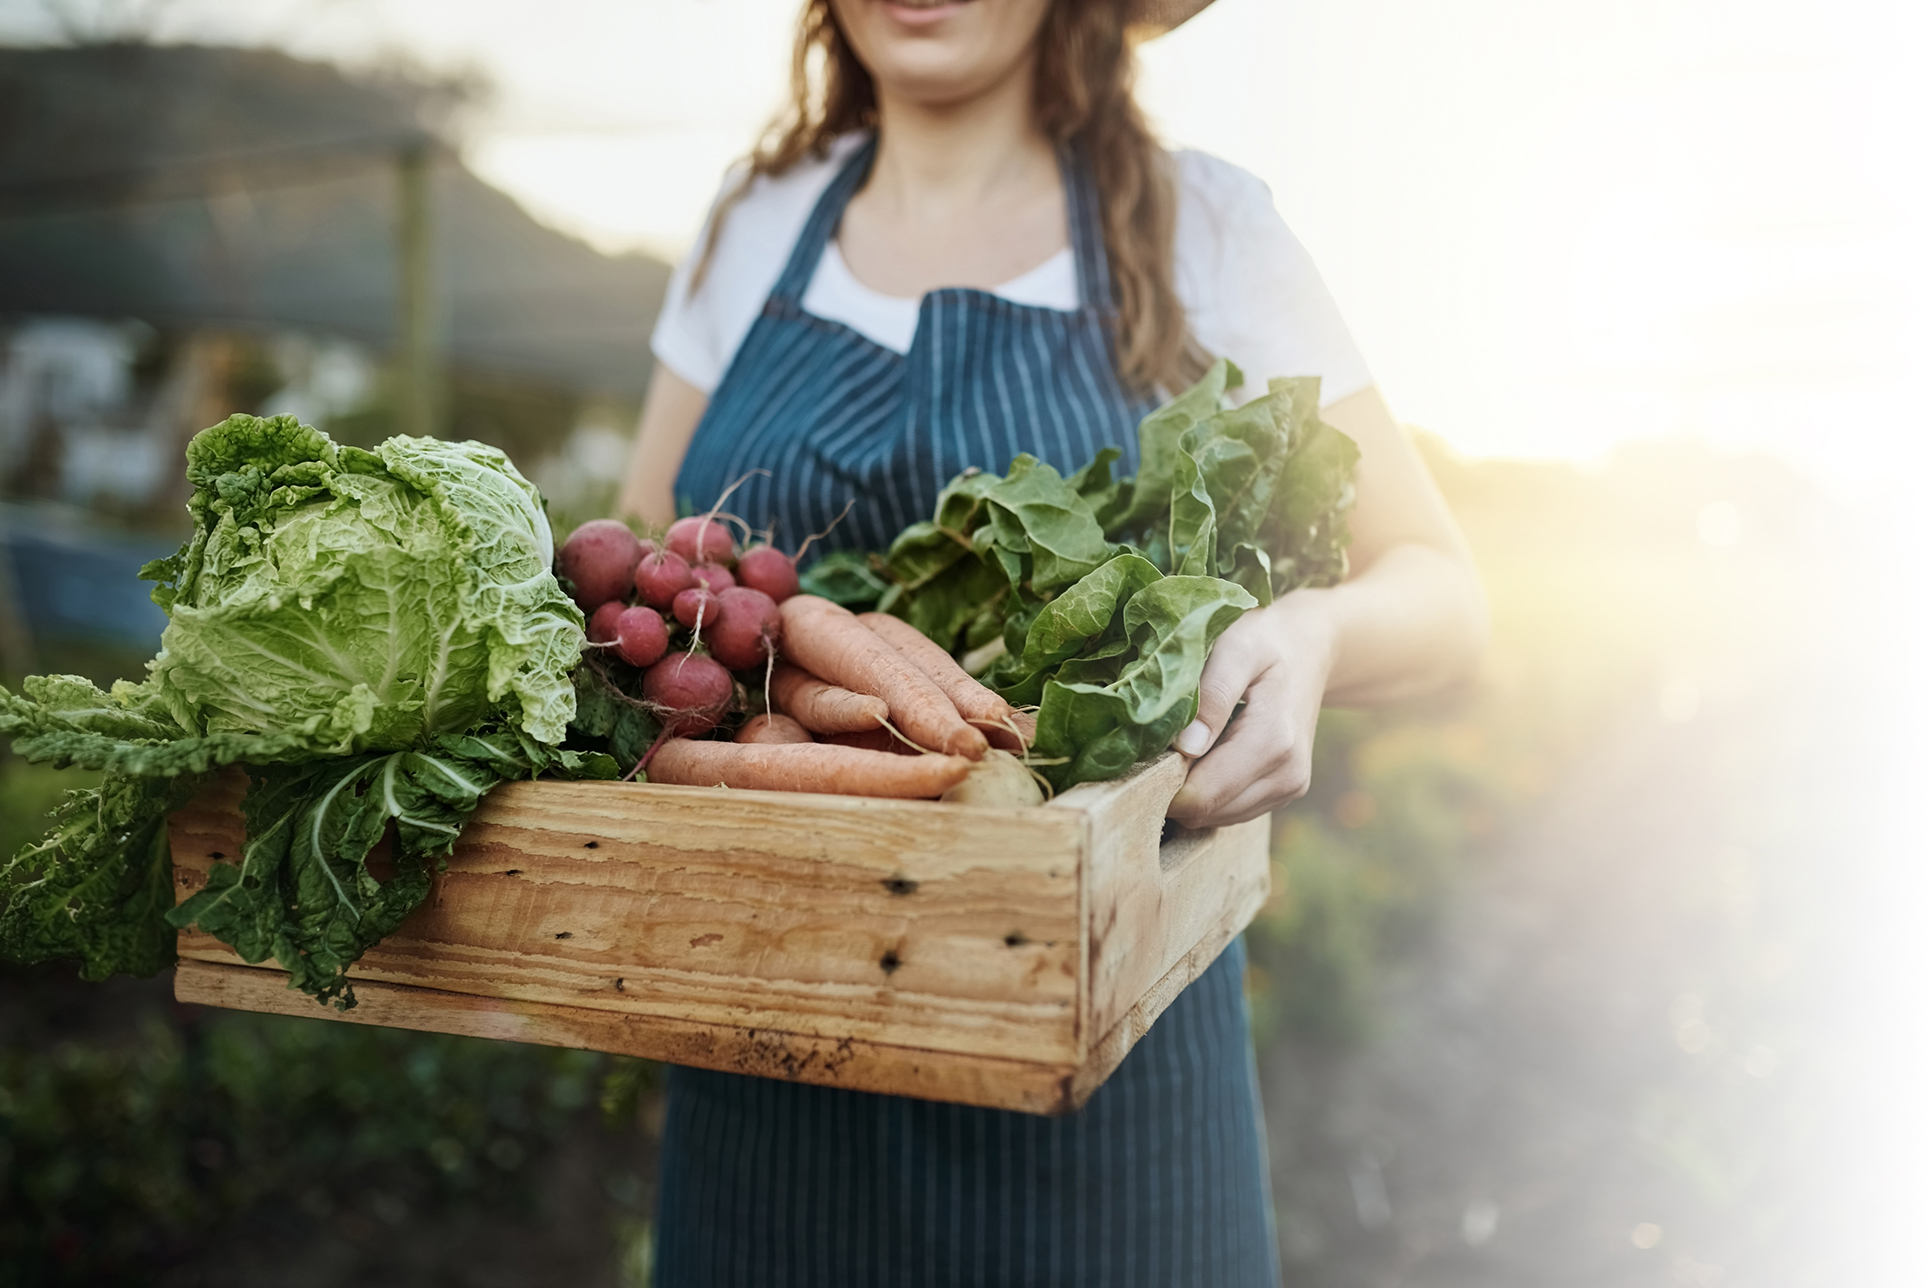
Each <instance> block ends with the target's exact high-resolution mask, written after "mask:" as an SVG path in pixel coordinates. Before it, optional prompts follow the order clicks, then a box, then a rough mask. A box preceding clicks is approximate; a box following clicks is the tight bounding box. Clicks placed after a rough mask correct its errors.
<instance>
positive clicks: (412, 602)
mask: <svg viewBox="0 0 1932 1288" xmlns="http://www.w3.org/2000/svg"><path fill="white" fill-rule="evenodd" d="M188 479H189V481H190V482H191V483H192V484H194V489H195V490H194V496H193V499H192V500H191V501H190V502H189V509H190V510H191V511H192V512H193V514H194V517H195V534H194V537H193V538H192V539H191V540H190V541H189V542H188V544H187V545H186V546H185V547H183V548H182V550H181V551H180V553H178V554H176V555H174V556H173V557H172V558H169V559H164V560H161V561H159V562H157V563H155V564H152V565H150V566H149V568H148V569H146V570H145V571H144V575H146V576H149V577H150V578H152V579H154V580H157V581H160V582H161V583H162V585H161V586H160V587H159V588H158V589H157V590H156V592H155V599H156V601H157V602H158V603H160V604H161V605H162V607H164V608H166V609H167V610H168V615H169V621H168V627H167V630H166V632H165V633H164V634H163V635H162V637H161V647H162V652H161V655H160V656H159V657H158V658H156V659H155V661H154V664H153V668H152V670H153V680H154V683H155V684H156V685H157V687H158V690H159V693H160V694H161V696H162V698H163V700H164V701H165V702H166V703H167V706H168V709H169V711H170V712H171V713H172V714H173V715H174V717H175V718H176V720H178V721H179V722H180V724H181V726H182V729H183V730H184V731H185V732H187V733H189V734H191V735H205V734H219V733H241V734H302V735H306V736H308V737H309V738H310V739H311V740H312V742H311V745H312V747H313V748H314V750H316V751H329V752H338V753H347V752H354V751H366V750H388V751H393V750H397V749H399V748H403V747H409V746H413V745H415V744H417V743H419V742H421V741H422V740H423V739H425V738H428V737H434V736H435V735H437V734H444V733H457V732H460V731H462V730H464V729H466V728H468V727H469V726H470V725H472V724H474V723H475V722H476V721H478V720H479V719H482V718H483V717H484V716H486V715H493V716H495V717H497V718H499V719H503V720H507V721H509V722H511V723H513V724H515V725H517V726H518V727H520V728H521V729H522V730H523V731H524V732H525V733H528V734H529V735H530V736H531V737H533V738H536V739H538V740H539V741H543V742H552V743H554V742H558V741H560V740H561V739H562V738H563V732H564V725H565V724H566V722H568V720H569V719H570V716H571V713H572V711H573V710H574V709H575V695H574V691H573V690H572V687H571V684H570V679H569V672H570V668H571V667H572V666H573V665H574V664H575V663H576V660H577V654H578V651H579V649H580V648H581V647H582V644H583V616H582V614H581V613H579V612H578V610H577V606H576V605H575V604H573V603H572V602H571V601H570V599H569V597H568V596H566V595H565V594H564V593H563V591H562V588H561V587H559V586H558V584H557V581H556V578H555V577H553V576H552V575H551V571H550V564H551V555H552V551H551V543H550V525H549V521H548V519H547V518H546V517H545V515H544V512H543V505H542V499H541V498H540V497H539V496H538V495H537V491H536V489H535V488H533V487H532V486H531V485H530V484H529V483H528V482H526V481H525V480H524V478H523V476H522V475H520V474H518V473H517V472H516V469H515V468H514V467H513V466H512V465H511V464H510V462H509V459H508V458H507V457H505V456H504V455H503V453H501V452H499V451H497V450H496V449H495V448H491V447H485V446H483V445H482V444H480V443H446V442H441V441H439V440H436V439H428V438H392V439H390V440H389V441H387V442H385V443H383V444H382V445H381V446H380V447H378V448H377V449H376V450H375V451H373V452H367V451H363V450H361V449H360V448H355V447H339V446H337V445H336V444H335V443H333V442H331V441H330V440H329V438H328V436H327V435H325V434H323V433H322V432H320V431H319V430H315V429H310V428H308V427H307V426H304V425H299V424H297V423H296V421H295V419H294V418H293V417H291V416H278V417H275V418H273V419H271V420H262V419H259V418H257V417H254V416H231V417H229V418H228V420H226V421H225V422H223V423H222V424H220V425H216V426H215V427H214V428H212V429H208V430H204V431H203V432H202V433H200V434H199V435H197V436H196V437H195V440H194V442H193V443H192V444H191V445H190V446H189V448H188Z"/></svg>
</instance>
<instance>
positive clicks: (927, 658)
mask: <svg viewBox="0 0 1932 1288" xmlns="http://www.w3.org/2000/svg"><path fill="white" fill-rule="evenodd" d="M859 620H860V621H862V622H864V623H865V626H866V629H867V630H869V631H871V632H872V633H873V634H874V635H877V636H878V637H879V638H880V639H882V640H884V641H885V642H886V643H888V644H890V645H892V647H893V648H895V649H897V650H899V655H900V656H901V657H903V658H905V659H906V661H908V662H910V663H912V664H913V665H914V666H916V667H918V668H919V669H920V670H921V671H923V672H924V673H925V675H926V678H927V679H929V680H931V681H932V682H933V683H934V684H936V685H938V686H939V691H940V692H942V693H944V694H945V695H946V696H947V697H948V698H951V699H952V703H953V707H954V708H955V709H956V710H957V711H958V712H959V714H960V715H962V716H964V717H965V718H966V720H967V722H968V723H969V724H972V725H974V726H976V727H977V728H979V729H980V730H981V731H982V732H984V733H985V734H986V736H987V738H988V740H989V741H991V742H992V743H993V745H994V746H997V747H1002V748H1004V749H1005V750H1007V751H1025V750H1026V748H1025V746H1024V745H1020V746H1015V745H1013V744H1015V743H1018V742H1019V740H1018V739H1017V738H1015V737H1014V736H1013V731H1012V730H1011V729H1009V728H1007V723H1008V722H1009V721H1011V720H1012V719H1013V715H1014V712H1013V708H1012V707H1010V706H1008V705H1007V703H1006V699H1004V698H1002V697H1000V695H999V694H997V693H995V692H993V691H992V690H991V689H989V688H987V687H986V686H985V685H983V684H981V683H980V682H979V681H978V680H975V679H974V678H973V677H972V676H970V675H968V674H966V672H965V670H964V669H963V668H962V667H961V666H960V665H959V663H958V662H955V661H954V660H953V655H952V654H951V653H948V652H947V651H946V650H945V649H943V648H941V647H939V645H937V644H935V643H933V642H932V640H931V639H929V638H928V637H927V635H926V633H925V632H924V631H922V630H920V629H919V628H918V627H917V626H914V625H913V624H912V623H911V622H907V621H902V620H901V619H899V618H897V617H894V616H893V615H892V614H891V613H860V614H859Z"/></svg>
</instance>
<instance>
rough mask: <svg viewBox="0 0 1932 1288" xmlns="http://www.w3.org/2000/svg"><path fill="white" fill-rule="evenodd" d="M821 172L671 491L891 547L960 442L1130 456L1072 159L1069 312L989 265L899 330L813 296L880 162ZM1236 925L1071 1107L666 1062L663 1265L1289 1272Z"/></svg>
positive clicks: (1093, 250) (680, 1272)
mask: <svg viewBox="0 0 1932 1288" xmlns="http://www.w3.org/2000/svg"><path fill="white" fill-rule="evenodd" d="M875 147H876V140H870V141H868V142H866V143H865V144H864V145H863V146H862V147H860V148H859V149H858V150H857V151H856V152H855V153H854V154H853V156H852V157H851V158H850V159H849V160H848V161H847V162H846V163H845V165H844V166H843V167H842V168H841V169H840V171H839V172H838V174H837V176H836V177H835V178H834V179H833V180H832V182H831V184H830V186H829V187H827V188H826V190H825V193H824V195H823V196H822V197H821V198H820V199H819V202H818V205H817V206H816V207H815V208H814V210H813V211H812V215H811V218H810V219H808V220H807V221H806V224H805V230H804V232H803V233H801V234H800V236H799V239H798V244H797V245H796V246H795V247H794V248H793V250H792V254H791V258H790V260H789V262H788V263H787V264H786V266H785V271H784V273H783V274H782V275H781V276H780V277H779V279H778V284H777V286H776V287H775V288H774V289H773V290H772V293H771V296H770V298H769V299H767V300H766V302H765V307H764V310H763V312H762V313H761V314H760V316H759V317H758V319H757V321H755V322H754V323H753V324H752V327H751V330H750V332H749V333H748V334H747V335H746V337H745V340H744V343H743V344H742V345H740V346H739V349H738V353H737V355H736V356H735V357H734V358H733V360H732V363H731V366H730V367H729V368H728V369H727V371H726V372H725V376H724V379H723V380H722V381H721V382H720V383H719V385H718V388H717V390H716V392H715V393H714V394H713V395H712V399H711V403H710V406H709V408H708V409H707V411H706V413H705V416H704V419H703V420H702V421H700V422H699V425H698V428H697V431H696V433H695V434H694V436H693V438H692V442H691V447H690V450H689V452H688V453H687V455H686V457H685V461H684V465H683V467H682V468H681V469H680V470H679V472H678V477H677V483H676V493H677V497H678V502H679V506H680V508H681V509H684V510H686V511H691V510H704V509H708V508H709V507H710V506H711V504H712V502H713V501H714V500H715V499H716V498H717V497H718V495H719V494H720V493H721V492H723V490H724V489H725V488H726V487H727V486H729V485H730V484H731V483H732V482H733V481H735V480H737V479H738V478H740V477H741V476H743V475H745V474H746V473H747V472H749V471H751V470H753V469H764V470H768V471H770V473H769V475H765V474H756V475H752V477H750V478H749V479H748V480H747V481H746V482H745V483H744V484H743V485H742V486H741V487H740V488H739V489H738V491H736V492H734V493H733V494H732V497H731V500H730V502H729V503H728V504H729V508H730V509H731V510H732V511H733V512H734V513H736V514H739V515H741V516H743V517H744V518H745V519H746V520H748V521H749V522H750V523H751V524H752V525H753V526H754V527H763V526H766V525H771V526H772V528H773V531H774V534H775V536H776V537H777V539H778V540H780V541H781V542H783V543H784V544H785V545H787V546H796V545H797V543H798V542H800V541H802V540H803V539H804V538H805V536H806V535H807V534H809V533H812V532H816V531H819V530H820V529H822V528H824V527H826V526H827V525H828V524H830V523H831V522H832V520H833V519H834V518H836V517H837V516H838V514H839V511H840V510H842V509H844V508H845V505H846V503H847V502H848V501H855V502H856V504H855V505H854V507H853V510H852V513H851V514H850V515H849V516H847V518H846V519H845V520H844V522H842V523H840V524H839V526H838V528H837V529H836V530H835V531H834V532H833V534H832V536H831V537H830V539H829V541H828V543H827V544H829V545H830V546H831V547H833V548H847V549H869V550H879V549H883V548H885V546H886V545H888V544H889V543H890V542H891V540H892V538H893V537H894V536H896V535H897V534H898V532H899V530H900V529H901V528H903V527H905V526H906V525H907V524H909V523H911V522H913V521H915V520H918V519H925V518H930V517H931V514H932V508H933V504H934V502H935V500H936V499H937V497H938V494H939V491H940V489H941V488H943V487H944V486H945V485H946V483H947V482H949V481H950V480H951V479H952V477H953V476H954V475H955V474H957V473H958V472H959V471H961V470H963V469H966V468H968V467H974V466H976V467H978V468H980V469H985V470H998V471H1000V472H1004V471H1005V470H1006V468H1007V466H1008V465H1009V463H1010V462H1011V461H1012V458H1013V457H1014V456H1015V455H1017V454H1018V453H1020V452H1031V453H1032V454H1033V455H1035V456H1037V457H1039V458H1040V459H1042V460H1045V461H1047V462H1048V463H1050V464H1052V465H1053V466H1054V467H1055V468H1057V469H1059V470H1060V471H1061V472H1062V473H1063V474H1064V473H1069V472H1071V471H1073V470H1075V469H1078V468H1079V467H1080V466H1082V465H1085V464H1086V463H1087V462H1088V461H1089V460H1090V459H1092V457H1093V455H1094V453H1095V452H1097V451H1098V450H1099V449H1100V448H1102V447H1108V446H1112V447H1118V448H1120V449H1121V450H1122V452H1123V454H1124V455H1123V460H1122V462H1121V467H1122V468H1123V469H1125V470H1128V471H1131V470H1133V469H1135V468H1137V466H1138V459H1139V450H1138V449H1139V442H1138V438H1137V436H1136V427H1137V426H1138V424H1139V422H1140V419H1141V417H1143V416H1144V415H1146V414H1147V412H1148V411H1150V410H1152V408H1153V405H1154V404H1153V400H1152V399H1151V398H1147V397H1140V398H1136V397H1134V396H1133V395H1131V394H1129V393H1128V392H1127V391H1126V390H1125V389H1124V388H1122V386H1121V384H1120V381H1119V379H1118V377H1117V376H1116V375H1115V372H1114V365H1113V345H1112V341H1111V330H1110V325H1111V321H1112V315H1113V304H1112V297H1111V290H1110V287H1109V283H1108V275H1107V259H1106V251H1105V243H1104V241H1103V240H1102V238H1101V234H1100V219H1099V206H1098V203H1097V201H1096V198H1095V194H1094V190H1093V185H1092V181H1091V178H1090V177H1089V174H1088V170H1087V167H1086V165H1085V164H1084V163H1083V162H1082V160H1081V159H1080V158H1079V157H1078V156H1072V155H1070V156H1067V157H1064V158H1063V160H1062V165H1061V170H1062V174H1063V176H1064V179H1065V183H1066V193H1067V211H1068V233H1069V237H1070V240H1071V241H1072V244H1073V252H1074V259H1075V263H1076V266H1077V271H1078V275H1079V283H1080V307H1079V308H1078V309H1075V310H1072V311H1070V312H1067V311H1061V310H1058V309H1046V308H1039V307H1035V306H1031V305H1022V304H1015V303H1013V302H1011V301H1009V300H1003V299H1000V298H999V297H998V296H995V295H992V294H990V293H988V292H985V291H977V290H965V289H948V290H941V291H934V292H932V293H930V294H928V295H927V296H925V297H924V299H922V300H921V301H920V306H919V325H918V330H917V332H916V333H915V335H914V338H913V344H912V349H911V351H910V352H909V353H907V354H905V355H904V356H901V355H900V354H897V353H894V352H892V351H891V350H889V349H885V348H882V347H880V346H879V345H877V344H874V343H873V342H872V341H871V340H868V339H866V338H865V337H864V336H862V335H860V334H858V333H857V332H856V331H854V330H852V329H851V328H850V327H847V326H844V325H843V324H841V323H837V322H831V321H827V320H826V319H824V318H819V317H814V316H813V315H811V314H809V313H807V312H805V311H804V309H803V308H802V307H800V303H799V301H800V300H801V299H802V298H803V296H804V294H805V288H806V287H807V285H808V284H809V283H810V282H811V279H812V273H813V270H814V269H816V268H817V266H818V261H819V257H820V255H821V254H823V252H824V249H825V243H826V241H827V240H829V239H830V238H831V237H832V235H833V234H834V233H835V232H836V231H837V228H838V224H839V219H840V217H841V216H842V215H843V214H844V211H845V205H846V202H847V201H848V200H850V198H851V196H852V194H853V193H854V192H855V191H857V190H858V188H859V186H860V184H862V183H863V182H864V180H865V177H866V174H867V173H868V171H869V170H870V168H871V163H872V157H873V153H874V149H875ZM1245 960H1246V957H1245V953H1244V952H1243V949H1242V945H1241V943H1240V941H1239V940H1237V941H1236V942H1235V943H1234V945H1233V946H1232V947H1230V948H1229V949H1228V950H1227V951H1226V952H1225V953H1223V954H1222V955H1221V957H1220V959H1219V960H1217V961H1216V962H1215V963H1214V965H1212V966H1210V967H1209V968H1208V970H1207V971H1206V973H1204V974H1203V975H1202V976H1201V978H1200V979H1198V980H1196V981H1195V982H1194V983H1193V984H1192V985H1190V986H1189V987H1188V988H1187V989H1186V990H1184V991H1183V992H1182V993H1181V995H1180V996H1179V997H1178V998H1177V999H1175V1001H1174V1004H1173V1005H1172V1006H1170V1007H1169V1008H1168V1010H1167V1011H1166V1012H1165V1013H1164V1014H1163V1015H1162V1016H1161V1018H1160V1019H1159V1020H1158V1021H1156V1022H1155V1024H1154V1026H1153V1028H1152V1029H1150V1030H1149V1031H1148V1033H1147V1035H1146V1036H1145V1037H1144V1038H1142V1039H1141V1041H1140V1043H1139V1044H1138V1045H1137V1046H1135V1048H1134V1049H1133V1050H1132V1051H1131V1052H1129V1053H1128V1056H1127V1058H1126V1060H1125V1061H1123V1062H1122V1064H1121V1066H1120V1068H1119V1069H1117V1070H1116V1071H1115V1072H1114V1074H1113V1076H1112V1077H1111V1078H1109V1079H1108V1080H1107V1082H1106V1083H1105V1084H1104V1085H1103V1086H1102V1087H1101V1088H1100V1089H1099V1090H1098V1091H1097V1092H1095V1093H1094V1095H1093V1098H1092V1099H1091V1100H1090V1101H1088V1103H1087V1105H1086V1107H1085V1108H1083V1109H1082V1110H1080V1111H1079V1112H1078V1113H1074V1114H1069V1115H1067V1116H1065V1117H1062V1118H1038V1117H1034V1116H1031V1115H1027V1114H1016V1113H1007V1112H1003V1111H1000V1110H993V1109H975V1108H969V1107H966V1106H962V1105H951V1104H939V1103H934V1102H930V1101H921V1100H907V1099H901V1098H898V1097H894V1096H879V1095H872V1094H868V1093H863V1092H852V1091H839V1090H834V1089H830V1088H824V1087H812V1086H805V1085H801V1084H797V1083H787V1082H778V1081H772V1080H768V1079H763V1078H750V1077H744V1076H742V1075H738V1074H728V1073H713V1072H710V1071H706V1070H697V1069H683V1068H673V1069H672V1070H671V1071H670V1075H669V1079H668V1082H667V1086H666V1115H665V1127H664V1141H663V1148H662V1153H661V1155H660V1175H661V1182H660V1190H659V1195H660V1197H659V1207H658V1220H657V1227H656V1229H657V1255H656V1269H655V1277H654V1282H655V1283H656V1284H657V1285H658V1288H700V1286H701V1288H732V1286H735V1285H743V1286H744V1288H768V1286H771V1285H793V1286H794V1288H816V1286H818V1285H823V1286H824V1288H947V1286H950V1285H961V1286H964V1285H985V1286H987V1288H1019V1286H1022V1285H1026V1286H1031V1285H1039V1286H1040V1288H1088V1286H1091V1288H1136V1286H1144V1288H1183V1286H1186V1285H1200V1286H1201V1288H1272V1286H1273V1285H1275V1284H1276V1283H1277V1282H1278V1279H1279V1273H1278V1270H1277V1266H1276V1259H1275V1239H1274V1223H1273V1212H1272V1201H1271V1199H1270V1196H1269V1186H1268V1176H1267V1170H1266V1164H1265V1162H1264V1157H1265V1151H1264V1149H1263V1141H1264V1139H1265V1136H1264V1133H1263V1130H1262V1126H1261V1116H1260V1114H1261V1110H1260V1096H1259V1094H1258V1090H1257V1087H1256V1078H1255V1060H1254V1047H1253V1044H1252V1042H1251V1041H1250V1039H1249V1036H1248V1013H1247V1004H1246V1002H1245V1000H1244V999H1243V997H1242V993H1241V975H1242V970H1243V966H1244V963H1245Z"/></svg>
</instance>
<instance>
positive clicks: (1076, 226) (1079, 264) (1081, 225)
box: [1060, 143, 1114, 314]
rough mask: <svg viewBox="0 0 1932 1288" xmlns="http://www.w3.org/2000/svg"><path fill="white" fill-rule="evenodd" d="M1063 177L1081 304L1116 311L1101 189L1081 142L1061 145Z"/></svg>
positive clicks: (1108, 311) (1110, 311) (1103, 311)
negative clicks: (1104, 230)
mask: <svg viewBox="0 0 1932 1288" xmlns="http://www.w3.org/2000/svg"><path fill="white" fill-rule="evenodd" d="M1060 179H1061V182H1062V183H1064V184H1065V185H1066V191H1067V240H1068V241H1069V242H1070V243H1071V244H1072V247H1073V265H1074V271H1075V272H1076V273H1077V274H1078V276H1079V282H1080V304H1081V306H1082V307H1083V308H1089V309H1097V310H1099V311H1100V312H1102V313H1106V314H1112V313H1113V311H1114V289H1113V279H1112V278H1111V277H1110V276H1109V275H1108V272H1107V238H1106V234H1105V233H1104V232H1103V231H1102V230H1101V226H1100V193H1099V191H1098V189H1097V188H1096V187H1095V186H1094V180H1093V166H1092V165H1091V164H1090V163H1089V162H1088V160H1087V150H1086V149H1085V148H1084V147H1081V146H1080V145H1079V144H1078V143H1068V144H1066V145H1065V146H1064V147H1062V148H1061V149H1060Z"/></svg>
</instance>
